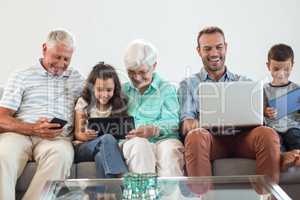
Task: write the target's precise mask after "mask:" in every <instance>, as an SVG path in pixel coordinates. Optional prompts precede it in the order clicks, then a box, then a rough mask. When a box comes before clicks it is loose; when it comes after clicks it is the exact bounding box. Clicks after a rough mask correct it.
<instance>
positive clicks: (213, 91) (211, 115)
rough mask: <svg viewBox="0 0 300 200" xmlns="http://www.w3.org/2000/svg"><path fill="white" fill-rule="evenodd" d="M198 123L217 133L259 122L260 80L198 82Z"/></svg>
mask: <svg viewBox="0 0 300 200" xmlns="http://www.w3.org/2000/svg"><path fill="white" fill-rule="evenodd" d="M199 123H200V126H201V127H203V128H206V129H208V130H210V131H211V132H214V133H216V132H218V133H219V134H221V135H222V134H223V133H224V134H225V135H230V134H236V131H237V129H236V128H247V127H255V126H259V125H262V124H263V84H262V82H261V81H259V82H252V81H240V82H239V81H236V82H204V83H200V84H199Z"/></svg>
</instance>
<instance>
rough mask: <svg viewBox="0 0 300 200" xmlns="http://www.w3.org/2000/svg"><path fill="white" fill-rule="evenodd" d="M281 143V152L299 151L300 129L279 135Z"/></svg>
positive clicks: (291, 129)
mask: <svg viewBox="0 0 300 200" xmlns="http://www.w3.org/2000/svg"><path fill="white" fill-rule="evenodd" d="M279 135H280V137H281V141H282V147H281V149H282V150H283V151H291V150H294V149H300V129H299V128H290V129H288V130H287V131H286V132H284V133H279Z"/></svg>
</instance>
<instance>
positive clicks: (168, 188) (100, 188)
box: [42, 175, 291, 200]
mask: <svg viewBox="0 0 300 200" xmlns="http://www.w3.org/2000/svg"><path fill="white" fill-rule="evenodd" d="M156 190H157V195H156V196H155V197H153V198H149V197H148V198H145V199H148V200H152V199H156V200H160V199H161V200H177V199H178V200H181V199H182V200H185V199H186V200H189V199H191V200H196V199H201V200H219V199H222V200H224V199H228V200H289V199H291V198H290V197H289V196H288V195H287V194H286V193H285V192H284V191H283V190H282V189H281V188H280V186H278V185H277V184H274V183H272V182H271V181H270V180H269V179H268V178H267V177H265V176H260V175H253V176H211V177H159V178H157V183H156ZM127 193H128V191H127V190H126V187H124V181H123V179H121V178H120V179H67V180H57V181H48V182H47V184H46V185H45V187H44V191H43V198H42V199H44V200H61V199H72V200H81V199H84V200H89V199H96V200H98V199H99V200H116V199H117V200H119V199H126V200H127V199H131V198H126V195H124V194H127Z"/></svg>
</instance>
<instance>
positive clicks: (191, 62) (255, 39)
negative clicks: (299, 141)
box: [0, 0, 300, 84]
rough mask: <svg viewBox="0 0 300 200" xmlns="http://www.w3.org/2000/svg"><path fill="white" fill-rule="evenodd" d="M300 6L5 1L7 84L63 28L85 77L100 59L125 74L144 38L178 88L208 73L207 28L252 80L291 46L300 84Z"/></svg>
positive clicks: (1, 12) (0, 49)
mask: <svg viewBox="0 0 300 200" xmlns="http://www.w3.org/2000/svg"><path fill="white" fill-rule="evenodd" d="M299 2H300V1H298V0H285V1H284V0H265V1H263V0H251V1H250V0H249V1H242V0H226V1H222V0H219V1H218V0H209V1H208V0H206V1H204V0H186V1H183V0H182V1H179V0H151V1H150V0H147V1H146V0H127V1H121V0H120V1H118V0H87V1H71V0H26V1H17V0H0V25H1V28H0V30H1V33H0V67H1V71H0V84H1V83H5V82H6V80H7V79H8V76H9V74H10V73H11V72H12V71H14V70H17V69H21V68H24V67H26V66H29V65H31V64H32V63H34V62H35V61H36V59H37V58H39V56H40V54H41V44H42V42H43V41H44V39H45V37H46V35H47V33H48V31H49V30H50V29H52V28H56V27H63V28H66V29H68V30H70V31H71V32H73V34H74V35H75V36H76V39H77V50H76V52H75V54H74V57H73V61H72V65H73V66H74V67H76V68H78V69H79V70H80V71H81V72H82V73H83V74H84V75H87V73H88V72H89V71H90V69H91V67H92V66H93V65H94V64H95V63H96V62H97V61H100V60H104V61H106V62H108V63H111V64H113V65H115V66H116V67H117V68H118V69H120V70H122V71H124V66H123V63H122V55H123V51H124V49H125V48H126V46H127V44H128V43H129V42H130V41H131V40H133V39H136V38H144V39H146V40H149V41H151V42H152V43H153V44H154V45H155V46H156V47H157V48H158V50H159V53H160V58H159V65H158V71H159V72H160V73H161V75H162V76H164V77H165V78H167V79H169V80H170V81H172V82H174V83H178V82H179V81H180V80H182V79H183V78H184V77H185V76H188V75H190V74H191V73H194V72H197V71H199V69H200V67H201V66H202V63H201V60H200V58H199V57H198V56H197V54H196V51H195V47H196V36H197V33H198V31H199V30H200V29H201V28H203V26H207V25H217V26H220V27H221V28H222V29H223V30H224V32H225V35H226V38H227V41H228V44H229V46H228V47H229V49H228V54H227V61H226V63H227V65H228V66H229V68H230V69H231V70H232V71H234V72H237V73H241V74H243V75H248V76H249V77H251V78H253V79H267V78H268V77H269V76H268V72H267V69H266V67H265V62H266V54H267V51H268V49H269V48H270V46H271V45H273V44H275V43H279V42H285V43H288V44H290V45H291V46H292V47H293V48H294V51H295V57H296V58H295V61H296V65H295V69H294V71H293V74H292V77H291V80H293V81H296V82H300V77H299V74H300V73H299V72H300V69H299V68H300V66H299V67H298V66H297V65H298V62H297V61H298V59H299V60H300V39H299V38H300V28H299V22H298V21H297V20H299V18H300V13H299V7H300V3H299ZM297 22H298V23H297ZM123 75H124V76H123ZM123 75H122V79H123V80H125V79H126V76H125V73H123Z"/></svg>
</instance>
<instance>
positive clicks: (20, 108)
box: [0, 61, 84, 136]
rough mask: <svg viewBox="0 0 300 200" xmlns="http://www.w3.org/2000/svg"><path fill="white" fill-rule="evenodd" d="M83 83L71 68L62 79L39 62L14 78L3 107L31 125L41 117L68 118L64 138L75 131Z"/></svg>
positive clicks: (4, 98)
mask: <svg viewBox="0 0 300 200" xmlns="http://www.w3.org/2000/svg"><path fill="white" fill-rule="evenodd" d="M83 80H84V79H83V77H82V76H81V75H80V74H79V72H78V71H77V70H73V69H70V68H69V69H67V70H66V71H65V72H64V73H63V74H62V75H60V76H53V75H52V74H50V73H48V72H47V71H46V70H45V69H44V68H43V66H42V65H41V63H40V61H39V62H38V63H37V64H36V65H34V66H32V67H30V68H27V69H24V70H21V71H18V72H16V73H15V74H13V75H12V76H11V77H10V79H9V80H8V82H7V85H6V87H5V90H4V93H3V97H2V99H1V101H0V106H1V107H5V108H8V109H11V110H14V111H16V113H15V115H14V116H15V117H16V118H17V119H20V120H21V121H24V122H28V123H34V122H36V121H37V120H38V119H39V118H41V117H46V118H48V119H49V120H50V119H52V118H53V117H57V118H61V119H64V120H66V121H68V124H67V125H66V126H65V127H64V131H63V133H62V134H63V135H62V136H68V135H69V134H70V132H71V131H72V130H73V117H74V114H73V113H74V111H73V110H74V104H75V100H76V99H77V98H78V97H79V95H80V93H81V91H82V86H83Z"/></svg>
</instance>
